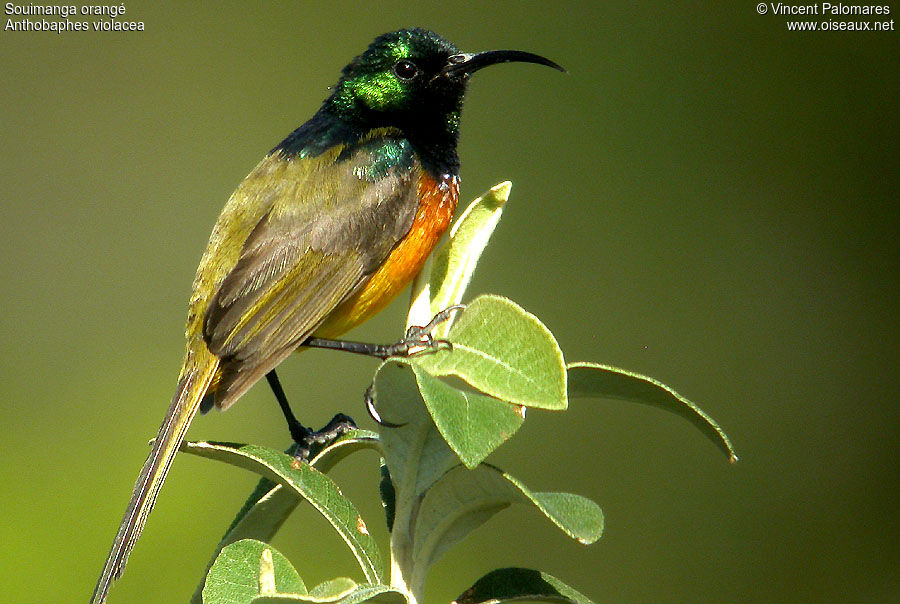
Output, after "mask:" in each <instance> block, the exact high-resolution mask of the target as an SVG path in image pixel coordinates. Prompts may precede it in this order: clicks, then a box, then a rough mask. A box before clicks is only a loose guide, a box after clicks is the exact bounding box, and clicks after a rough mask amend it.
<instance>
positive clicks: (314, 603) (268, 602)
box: [253, 577, 407, 604]
mask: <svg viewBox="0 0 900 604" xmlns="http://www.w3.org/2000/svg"><path fill="white" fill-rule="evenodd" d="M297 602H309V603H310V604H359V603H361V602H378V603H379V604H407V601H406V597H405V596H404V595H403V594H402V593H401V592H400V591H398V590H396V589H394V588H393V587H390V586H388V585H372V584H369V583H363V584H361V585H358V584H356V583H354V582H353V580H352V579H348V578H346V577H338V578H337V579H332V580H331V581H326V582H325V583H322V584H320V585H317V586H316V587H314V588H312V589H311V590H309V594H307V595H301V594H277V595H270V596H259V597H257V598H255V599H254V600H253V604H292V603H293V604H296V603H297Z"/></svg>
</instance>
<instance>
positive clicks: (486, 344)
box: [410, 296, 567, 410]
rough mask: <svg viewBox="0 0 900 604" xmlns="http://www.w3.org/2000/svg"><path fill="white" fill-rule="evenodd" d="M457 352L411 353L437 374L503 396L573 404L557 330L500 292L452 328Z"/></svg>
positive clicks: (478, 302) (527, 402)
mask: <svg viewBox="0 0 900 604" xmlns="http://www.w3.org/2000/svg"><path fill="white" fill-rule="evenodd" d="M449 339H450V341H451V342H452V343H453V349H452V350H446V349H442V350H436V351H430V352H427V353H423V354H418V355H414V356H412V357H410V360H411V361H412V363H413V364H415V365H418V366H419V367H421V368H423V369H425V371H427V372H428V373H430V374H431V375H434V376H449V375H453V376H456V377H459V378H461V379H463V380H464V381H466V382H467V383H468V384H470V385H472V386H473V387H475V388H477V389H478V390H480V391H482V392H484V393H485V394H487V395H489V396H492V397H494V398H498V399H500V400H504V401H508V402H510V403H515V404H517V405H524V406H526V407H537V408H541V409H552V410H559V409H565V408H566V406H567V398H566V370H565V364H564V362H563V356H562V352H561V351H560V349H559V346H558V345H557V343H556V340H555V339H554V338H553V334H551V333H550V331H549V330H548V329H547V328H546V327H545V326H544V325H543V324H542V323H541V322H540V321H539V320H538V319H537V317H535V316H534V315H532V314H531V313H529V312H527V311H525V310H523V309H522V308H521V307H520V306H518V305H516V304H515V303H513V302H512V301H510V300H508V299H506V298H503V297H500V296H479V297H478V298H476V299H475V300H474V301H473V302H472V303H471V304H469V306H468V307H467V308H466V310H465V311H464V312H463V313H462V315H461V316H460V317H459V319H457V321H456V323H455V324H454V326H453V329H451V330H450V334H449Z"/></svg>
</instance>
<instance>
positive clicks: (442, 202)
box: [91, 28, 564, 604]
mask: <svg viewBox="0 0 900 604" xmlns="http://www.w3.org/2000/svg"><path fill="white" fill-rule="evenodd" d="M514 61H519V62H527V63H537V64H541V65H547V66H549V67H553V68H555V69H559V70H561V71H564V70H563V68H562V67H560V66H559V65H557V64H556V63H554V62H553V61H551V60H549V59H546V58H544V57H541V56H539V55H536V54H532V53H529V52H524V51H519V50H491V51H486V52H479V53H464V52H461V51H460V50H459V49H458V48H457V47H456V46H454V45H453V44H452V43H450V42H448V41H447V40H445V39H444V38H442V37H440V36H438V35H437V34H435V33H434V32H431V31H427V30H424V29H419V28H413V29H402V30H399V31H394V32H391V33H387V34H384V35H382V36H379V37H378V38H376V39H375V41H374V42H372V44H371V45H369V47H368V49H367V50H366V51H365V52H363V53H362V54H361V55H359V56H358V57H356V58H355V59H353V60H352V61H351V62H350V63H349V64H348V65H347V66H346V67H344V69H343V71H342V73H341V77H340V79H339V80H338V83H337V84H336V85H335V86H334V87H333V88H332V89H331V90H332V91H331V94H330V96H329V97H328V98H327V99H325V101H324V102H323V103H322V106H321V107H320V108H319V110H318V111H317V112H316V113H315V115H313V116H312V118H311V119H310V120H309V121H307V122H306V123H305V124H303V125H302V126H300V127H299V128H297V129H296V130H294V131H293V132H292V133H291V134H289V135H288V136H287V138H285V139H284V140H283V141H281V142H280V143H279V144H278V145H277V146H276V147H275V148H274V149H272V150H271V151H270V152H269V153H268V154H267V155H266V156H265V157H264V158H263V159H262V161H261V162H259V164H257V166H256V167H255V168H254V169H253V171H252V172H250V174H249V175H248V176H247V177H246V178H245V179H244V180H243V182H241V184H240V185H239V186H238V188H237V189H236V190H235V192H234V193H233V194H232V195H231V198H230V199H229V200H228V202H227V203H226V204H225V208H224V209H223V210H222V213H221V215H220V216H219V218H218V220H217V221H216V224H215V226H214V227H213V231H212V235H211V236H210V239H209V243H208V244H207V247H206V251H205V252H204V254H203V257H202V259H201V260H200V266H199V267H198V268H197V276H196V278H195V279H194V284H193V290H192V295H191V299H190V306H189V311H188V319H187V326H186V328H185V336H186V338H187V347H186V348H187V350H186V353H185V357H184V363H183V366H182V369H181V373H180V375H179V378H178V385H177V388H176V390H175V395H174V396H173V397H172V402H171V405H170V406H169V410H168V412H167V413H166V416H165V418H164V419H163V422H162V426H160V428H159V433H158V434H157V436H156V439H155V440H154V442H153V446H152V449H151V451H150V454H149V456H148V457H147V461H146V462H145V463H144V466H143V468H142V469H141V473H140V475H139V476H138V479H137V482H136V483H135V486H134V491H133V493H132V495H131V500H130V501H129V503H128V509H127V510H126V512H125V516H124V518H123V519H122V523H121V525H120V526H119V531H118V533H117V534H116V538H115V540H114V541H113V545H112V548H111V549H110V552H109V556H108V557H107V559H106V564H105V565H104V567H103V572H102V574H101V575H100V578H99V580H98V581H97V586H96V587H95V589H94V593H93V596H92V597H91V603H92V604H100V603H102V602H104V601H105V600H106V596H107V594H108V592H109V588H110V585H111V584H112V582H113V581H114V580H115V579H117V578H119V576H120V575H121V574H122V570H123V569H124V567H125V563H126V561H127V559H128V555H129V553H130V552H131V550H132V548H133V547H134V544H135V542H136V541H137V539H138V537H139V536H140V534H141V530H142V529H143V527H144V523H145V522H146V520H147V516H148V515H149V513H150V510H151V508H152V507H153V504H154V502H155V501H156V497H157V495H158V494H159V490H160V488H161V487H162V484H163V481H164V480H165V478H166V475H167V474H168V471H169V468H170V467H171V465H172V460H173V459H174V457H175V453H176V451H177V450H178V447H179V446H180V444H181V441H182V439H183V438H184V435H185V433H186V432H187V429H188V427H189V426H190V424H191V421H192V420H193V418H194V415H196V413H197V411H198V410H199V411H200V412H201V413H205V412H207V411H209V410H210V409H212V408H213V407H217V408H219V409H222V410H224V409H227V408H228V407H230V406H231V405H232V404H234V402H235V401H237V399H238V398H240V397H241V395H242V394H244V393H245V392H246V391H247V389H248V388H250V387H251V386H252V385H253V384H254V383H256V382H257V381H258V380H259V379H260V378H262V377H263V376H267V378H268V380H269V383H270V385H271V386H272V388H273V390H274V391H275V395H276V397H277V398H278V401H279V403H280V404H282V409H283V411H284V412H285V416H286V417H287V419H288V424H289V427H290V429H291V435H292V437H293V438H294V440H295V441H298V442H299V443H300V444H301V445H308V444H310V443H311V442H312V441H314V440H315V439H316V438H317V437H319V436H320V433H319V432H314V431H312V430H310V429H309V428H305V427H303V426H302V425H301V424H300V423H299V422H297V420H296V419H295V418H294V417H293V415H292V414H291V412H290V409H289V407H287V401H286V400H285V397H284V393H283V391H282V390H281V387H280V385H279V384H278V379H277V376H276V374H275V367H276V366H277V365H278V364H279V363H281V361H283V360H284V359H285V358H286V357H287V356H288V355H290V354H291V353H292V352H294V351H295V350H297V349H298V348H299V347H309V346H311V345H312V346H319V347H340V345H339V344H340V342H339V341H336V340H333V338H336V337H338V336H340V335H341V334H343V333H344V332H346V331H348V330H349V329H351V328H353V327H355V326H356V325H359V324H360V323H362V322H363V321H365V320H366V319H368V318H369V317H371V316H372V315H374V314H375V313H377V312H379V311H380V310H382V309H383V308H384V307H385V306H386V305H387V304H388V303H389V302H390V301H391V300H392V299H393V298H394V297H395V296H396V295H397V294H398V293H399V292H400V291H402V290H403V289H404V288H405V287H406V285H407V284H409V282H410V281H411V280H412V279H413V277H415V275H416V274H417V273H418V272H419V271H420V270H421V268H422V266H423V264H424V263H425V260H426V258H427V257H428V255H429V254H430V253H431V251H432V250H433V249H434V247H435V245H436V244H437V242H438V240H439V239H440V238H441V236H442V235H443V234H444V232H445V231H446V230H447V227H448V226H449V225H450V221H451V219H452V217H453V213H454V211H455V210H456V205H457V201H458V199H459V157H458V155H457V150H456V149H457V141H458V139H459V123H460V112H461V110H462V104H463V97H464V95H465V91H466V85H467V83H468V81H469V76H471V75H472V74H473V73H474V72H476V71H478V70H479V69H481V68H483V67H487V66H489V65H494V64H497V63H505V62H514ZM381 349H382V350H384V347H381ZM388 350H392V349H391V348H390V347H388ZM344 417H345V416H341V415H338V416H336V417H335V420H332V423H331V424H329V426H328V427H326V428H335V426H336V425H337V424H340V423H341V422H342V420H343V418H344ZM326 431H327V430H326Z"/></svg>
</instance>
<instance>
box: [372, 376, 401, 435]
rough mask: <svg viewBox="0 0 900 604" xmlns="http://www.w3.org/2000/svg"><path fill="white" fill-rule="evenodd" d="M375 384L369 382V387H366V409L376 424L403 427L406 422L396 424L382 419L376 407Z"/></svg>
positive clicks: (385, 426)
mask: <svg viewBox="0 0 900 604" xmlns="http://www.w3.org/2000/svg"><path fill="white" fill-rule="evenodd" d="M374 386H375V384H369V387H368V388H366V395H365V396H366V411H368V412H369V417H371V418H372V421H374V422H375V423H376V424H378V425H379V426H381V427H382V428H402V427H403V426H405V425H406V424H394V423H391V422H386V421H384V420H383V419H381V415H380V414H379V413H378V410H377V409H376V408H375V397H373V396H372V388H373V387H374Z"/></svg>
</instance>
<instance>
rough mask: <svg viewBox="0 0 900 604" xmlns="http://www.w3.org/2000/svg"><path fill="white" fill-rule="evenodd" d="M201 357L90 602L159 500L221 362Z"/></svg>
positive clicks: (169, 416)
mask: <svg viewBox="0 0 900 604" xmlns="http://www.w3.org/2000/svg"><path fill="white" fill-rule="evenodd" d="M202 356H204V357H205V358H204V359H202V360H198V359H194V362H193V363H191V367H190V368H189V369H187V370H185V371H184V372H183V374H182V377H181V379H180V380H179V382H178V389H177V390H176V391H175V396H174V397H172V404H171V405H170V406H169V411H168V412H167V413H166V417H165V419H163V422H162V426H160V428H159V433H158V434H157V435H156V440H155V442H154V443H153V448H152V449H151V451H150V455H149V456H148V457H147V461H145V462H144V467H143V468H141V473H140V475H139V476H138V479H137V482H136V483H135V485H134V491H133V492H132V494H131V501H129V503H128V509H127V510H126V511H125V517H124V518H122V524H121V525H120V526H119V532H118V533H117V534H116V538H115V540H114V541H113V545H112V548H111V549H110V551H109V556H107V558H106V564H105V565H104V566H103V573H102V574H101V575H100V579H98V581H97V586H96V587H95V588H94V595H93V596H91V604H103V602H105V601H106V595H107V593H108V592H109V588H110V585H112V582H113V581H115V580H116V579H118V578H119V576H120V575H121V574H122V571H123V570H124V568H125V563H126V562H127V560H128V554H130V553H131V550H132V548H133V547H134V544H135V542H136V541H137V539H138V537H140V535H141V531H142V530H143V528H144V523H145V522H146V521H147V516H148V515H149V514H150V510H151V509H152V508H153V504H154V503H155V502H156V497H157V495H159V490H160V488H161V487H162V484H163V482H164V481H165V479H166V475H167V474H168V472H169V468H170V467H171V465H172V460H173V459H174V458H175V453H176V452H177V451H178V447H179V446H180V445H181V441H182V440H183V439H184V435H185V433H186V432H187V430H188V427H189V426H190V425H191V420H193V419H194V415H195V414H196V413H197V409H198V408H199V406H200V400H201V399H202V398H203V395H204V393H205V392H206V390H207V388H208V387H209V383H210V382H211V381H212V378H213V375H214V374H215V371H216V367H217V365H218V361H217V359H216V358H215V357H214V356H213V355H212V354H210V353H208V352H207V351H205V350H204V351H203V353H202Z"/></svg>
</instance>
